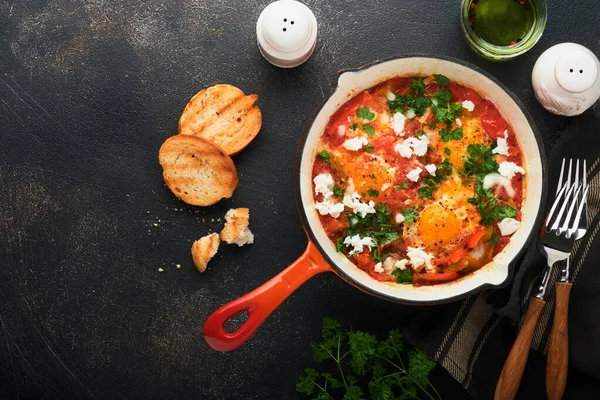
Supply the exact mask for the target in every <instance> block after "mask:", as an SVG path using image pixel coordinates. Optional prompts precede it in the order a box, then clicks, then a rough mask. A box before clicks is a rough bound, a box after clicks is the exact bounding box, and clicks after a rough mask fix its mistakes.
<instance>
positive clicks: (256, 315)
mask: <svg viewBox="0 0 600 400" xmlns="http://www.w3.org/2000/svg"><path fill="white" fill-rule="evenodd" d="M327 271H333V270H332V269H331V267H330V266H329V264H328V263H327V262H326V261H325V259H324V258H323V256H322V255H321V253H320V252H319V250H317V248H316V247H315V245H314V244H313V243H312V242H311V241H310V240H309V241H308V246H307V247H306V250H305V251H304V253H303V254H302V255H301V256H300V257H299V258H298V259H297V260H296V261H294V262H293V263H292V264H291V265H290V266H289V267H287V268H286V269H284V270H283V271H281V272H280V273H279V274H277V275H275V276H274V277H273V278H271V279H270V280H269V281H267V282H266V283H264V284H263V285H262V286H259V287H258V288H256V289H254V290H253V291H251V292H250V293H248V294H246V295H244V296H242V297H240V298H239V299H237V300H234V301H232V302H231V303H228V304H226V305H224V306H223V307H221V308H219V309H218V310H217V311H215V312H214V313H213V314H212V315H211V316H210V317H208V319H207V320H206V322H205V323H204V329H203V332H202V334H203V335H204V339H205V340H206V342H207V343H208V345H209V346H210V347H212V348H213V349H214V350H217V351H231V350H235V349H237V348H238V347H240V346H241V345H242V344H244V343H245V342H246V341H247V340H248V339H249V338H250V336H252V334H253V333H254V332H255V331H256V329H258V327H259V326H260V324H261V323H262V322H263V321H264V320H265V318H267V317H268V316H269V314H271V313H272V312H273V310H275V309H276V308H277V306H279V305H280V304H281V303H282V302H283V301H284V300H285V299H286V298H287V297H288V296H289V295H291V294H292V293H293V292H294V291H295V290H296V289H298V287H299V286H300V285H302V284H303V283H304V282H306V281H307V280H308V279H310V278H311V277H313V276H314V275H316V274H319V273H321V272H327ZM243 311H248V314H249V315H248V320H247V321H246V322H244V323H243V324H242V326H241V327H240V328H239V329H238V330H237V331H235V332H232V333H228V332H227V331H225V328H224V324H225V322H227V320H229V319H230V318H231V317H233V316H234V315H236V314H239V313H240V312H243Z"/></svg>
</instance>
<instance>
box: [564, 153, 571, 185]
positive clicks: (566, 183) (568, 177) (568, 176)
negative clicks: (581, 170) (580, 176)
mask: <svg viewBox="0 0 600 400" xmlns="http://www.w3.org/2000/svg"><path fill="white" fill-rule="evenodd" d="M572 170H573V159H572V158H569V172H568V173H567V181H566V182H565V186H566V187H567V190H569V189H570V188H571V171H572Z"/></svg>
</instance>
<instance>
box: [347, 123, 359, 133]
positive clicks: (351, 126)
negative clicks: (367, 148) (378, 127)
mask: <svg viewBox="0 0 600 400" xmlns="http://www.w3.org/2000/svg"><path fill="white" fill-rule="evenodd" d="M349 128H350V129H352V130H353V131H355V130H356V129H358V122H353V123H352V125H350V127H349Z"/></svg>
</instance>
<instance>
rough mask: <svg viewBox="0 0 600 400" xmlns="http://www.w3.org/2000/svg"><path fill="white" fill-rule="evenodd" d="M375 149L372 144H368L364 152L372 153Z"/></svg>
mask: <svg viewBox="0 0 600 400" xmlns="http://www.w3.org/2000/svg"><path fill="white" fill-rule="evenodd" d="M374 149H375V146H373V145H372V144H368V145H366V146H365V147H363V150H364V151H365V153H372V152H373V150H374Z"/></svg>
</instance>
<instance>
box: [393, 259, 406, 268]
mask: <svg viewBox="0 0 600 400" xmlns="http://www.w3.org/2000/svg"><path fill="white" fill-rule="evenodd" d="M406 264H408V260H406V259H403V260H398V261H396V264H394V267H396V268H397V269H399V270H405V269H406Z"/></svg>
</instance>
